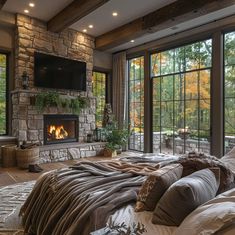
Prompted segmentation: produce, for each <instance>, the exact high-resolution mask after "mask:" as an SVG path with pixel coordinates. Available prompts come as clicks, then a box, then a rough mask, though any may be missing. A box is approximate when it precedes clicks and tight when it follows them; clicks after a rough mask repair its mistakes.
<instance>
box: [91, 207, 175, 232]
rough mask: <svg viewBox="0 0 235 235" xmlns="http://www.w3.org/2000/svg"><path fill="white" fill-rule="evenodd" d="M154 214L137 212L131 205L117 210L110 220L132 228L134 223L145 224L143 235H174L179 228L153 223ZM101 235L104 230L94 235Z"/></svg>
mask: <svg viewBox="0 0 235 235" xmlns="http://www.w3.org/2000/svg"><path fill="white" fill-rule="evenodd" d="M152 213H153V212H149V211H143V212H135V211H134V204H131V205H127V206H125V207H122V208H120V209H119V210H117V211H116V212H115V213H114V214H113V215H111V216H110V217H109V219H110V218H111V219H112V221H113V222H114V224H115V225H116V224H121V223H122V222H124V223H125V224H126V225H127V226H132V225H133V223H136V224H137V223H138V222H139V223H141V224H144V226H145V229H146V230H147V231H146V232H144V233H143V235H155V234H156V235H172V234H173V232H174V231H175V230H176V228H177V227H174V226H164V225H156V224H153V223H152V222H151V221H152ZM100 234H103V233H102V230H100V231H96V232H93V233H92V235H100Z"/></svg>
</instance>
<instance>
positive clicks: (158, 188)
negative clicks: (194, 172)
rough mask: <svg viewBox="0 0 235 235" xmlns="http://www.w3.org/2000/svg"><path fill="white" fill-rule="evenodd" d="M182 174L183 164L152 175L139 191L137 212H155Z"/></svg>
mask: <svg viewBox="0 0 235 235" xmlns="http://www.w3.org/2000/svg"><path fill="white" fill-rule="evenodd" d="M182 172H183V167H182V165H181V164H172V165H168V166H165V167H163V168H160V169H158V170H157V171H154V172H153V173H151V175H149V176H148V178H147V179H146V181H145V182H144V183H143V185H142V187H141V189H140V191H139V194H138V198H137V203H136V207H135V211H136V212H139V211H144V210H148V211H153V210H154V208H155V206H156V204H157V202H158V201H159V199H160V198H161V196H162V195H163V194H164V192H165V191H166V190H167V189H168V188H169V187H170V186H171V185H172V184H173V183H174V182H176V181H177V180H179V179H180V178H181V175H182Z"/></svg>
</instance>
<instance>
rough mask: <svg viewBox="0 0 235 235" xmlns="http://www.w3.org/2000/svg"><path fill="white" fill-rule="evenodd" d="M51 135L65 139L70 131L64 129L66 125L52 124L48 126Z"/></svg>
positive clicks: (58, 138)
mask: <svg viewBox="0 0 235 235" xmlns="http://www.w3.org/2000/svg"><path fill="white" fill-rule="evenodd" d="M48 131H49V133H50V135H51V136H52V137H53V138H54V139H57V140H60V139H65V138H66V137H67V136H68V132H67V131H66V130H65V129H64V126H63V125H61V126H54V125H50V126H49V128H48Z"/></svg>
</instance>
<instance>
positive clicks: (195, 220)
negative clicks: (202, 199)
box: [173, 189, 235, 235]
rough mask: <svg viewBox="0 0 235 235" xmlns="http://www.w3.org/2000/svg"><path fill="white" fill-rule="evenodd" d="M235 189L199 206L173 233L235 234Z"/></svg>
mask: <svg viewBox="0 0 235 235" xmlns="http://www.w3.org/2000/svg"><path fill="white" fill-rule="evenodd" d="M234 223H235V189H232V190H229V191H227V192H225V193H223V194H220V195H218V196H217V197H216V198H213V199H212V200H210V201H208V202H206V203H205V204H203V205H201V206H199V207H198V208H197V209H196V210H194V211H193V212H192V213H191V214H189V215H188V216H187V217H186V218H185V220H184V221H183V222H182V223H181V225H180V226H179V227H178V228H177V229H176V231H175V232H174V233H173V235H188V234H190V235H204V234H216V235H222V234H223V235H225V234H226V235H227V234H230V235H234V234H235V225H234Z"/></svg>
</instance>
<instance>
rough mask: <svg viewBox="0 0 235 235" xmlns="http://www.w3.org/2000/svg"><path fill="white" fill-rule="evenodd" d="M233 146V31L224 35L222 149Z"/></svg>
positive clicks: (234, 37) (234, 95) (234, 56)
mask: <svg viewBox="0 0 235 235" xmlns="http://www.w3.org/2000/svg"><path fill="white" fill-rule="evenodd" d="M234 146H235V31H234V32H230V33H226V34H225V35H224V147H225V153H227V152H228V151H230V150H231V149H232V148H233V147H234Z"/></svg>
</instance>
